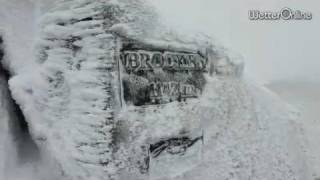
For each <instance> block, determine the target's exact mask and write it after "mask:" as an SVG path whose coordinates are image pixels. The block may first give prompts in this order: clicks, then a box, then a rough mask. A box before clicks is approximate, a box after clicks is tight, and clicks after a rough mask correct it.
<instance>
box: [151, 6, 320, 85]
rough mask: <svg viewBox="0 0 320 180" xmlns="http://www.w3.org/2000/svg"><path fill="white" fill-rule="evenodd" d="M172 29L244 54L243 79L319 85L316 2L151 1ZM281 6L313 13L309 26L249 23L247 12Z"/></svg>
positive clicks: (318, 13) (319, 29)
mask: <svg viewBox="0 0 320 180" xmlns="http://www.w3.org/2000/svg"><path fill="white" fill-rule="evenodd" d="M150 1H152V2H153V3H154V4H155V5H157V7H158V8H159V11H160V12H161V14H162V18H163V19H164V20H165V21H166V22H167V23H168V24H169V25H171V26H174V27H176V28H177V29H179V30H183V31H199V32H201V31H202V32H205V33H207V34H209V35H212V36H213V37H214V38H215V39H216V40H218V41H219V42H220V43H221V44H222V45H224V46H226V47H227V48H230V49H232V50H234V51H236V52H238V53H240V54H242V55H243V57H244V58H245V62H246V72H247V73H246V74H247V75H249V76H250V78H252V79H255V80H257V81H259V82H260V83H263V84H266V83H270V82H274V81H310V82H320V35H319V33H320V19H319V17H320V1H319V0H268V1H262V0H236V1H235V0H223V1H222V0H150ZM284 7H289V8H291V9H296V10H304V11H310V12H312V13H313V19H312V20H311V21H250V20H249V19H248V11H249V10H251V9H258V10H262V11H268V10H269V11H280V10H281V9H282V8H284Z"/></svg>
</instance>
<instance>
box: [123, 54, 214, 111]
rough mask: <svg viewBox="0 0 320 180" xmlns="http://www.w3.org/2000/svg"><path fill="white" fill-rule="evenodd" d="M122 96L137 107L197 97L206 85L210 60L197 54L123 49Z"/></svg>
mask: <svg viewBox="0 0 320 180" xmlns="http://www.w3.org/2000/svg"><path fill="white" fill-rule="evenodd" d="M120 61H121V62H120V63H119V64H120V66H121V67H122V68H121V70H122V71H121V73H122V75H121V76H122V80H123V83H122V84H123V90H122V91H123V98H124V101H125V102H126V103H127V104H133V105H135V106H143V105H155V104H165V103H170V102H173V101H186V100H187V99H188V98H197V97H199V96H200V95H201V92H202V90H203V88H204V85H205V78H204V73H206V72H207V64H208V60H207V58H206V57H204V56H202V55H201V54H198V53H192V52H174V51H159V50H140V49H139V50H123V51H122V52H121V56H120Z"/></svg>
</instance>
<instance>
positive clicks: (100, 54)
mask: <svg viewBox="0 0 320 180" xmlns="http://www.w3.org/2000/svg"><path fill="white" fill-rule="evenodd" d="M38 31H39V35H37V36H36V38H37V41H36V45H35V47H34V51H35V53H36V55H35V56H32V57H34V59H32V66H30V67H29V68H26V69H27V70H24V71H17V72H15V71H14V70H15V69H16V68H15V66H14V65H11V63H12V62H11V61H15V60H14V58H12V59H13V60H10V56H8V57H7V58H6V59H5V60H4V64H6V65H7V66H6V67H7V69H9V70H11V69H12V70H11V71H10V72H15V73H12V75H14V74H15V76H13V77H12V78H11V80H10V90H11V94H12V96H13V98H14V99H15V101H16V102H17V103H18V104H19V105H20V108H21V110H22V112H23V115H24V117H25V119H26V121H27V122H28V124H29V130H30V134H31V136H32V138H33V140H34V141H35V142H36V144H37V146H38V147H39V150H40V151H41V154H42V156H46V157H50V158H49V159H50V163H52V164H53V166H54V167H55V169H57V171H58V172H59V173H60V174H59V179H70V180H88V179H90V180H91V179H92V180H118V179H120V180H127V179H130V180H135V179H137V180H141V179H163V180H165V179H173V178H174V179H184V180H189V179H190V180H194V179H202V180H206V179H208V180H209V179H210V180H211V179H218V180H219V179H257V180H262V179H266V180H269V179H288V180H289V179H292V180H293V179H308V176H307V175H306V174H305V173H304V171H303V169H302V167H303V165H301V159H299V158H298V156H297V154H300V150H299V145H300V144H299V143H300V142H299V137H298V136H297V137H296V138H294V137H293V135H292V134H295V133H296V132H295V129H294V128H293V127H294V123H293V121H291V119H292V117H291V116H290V115H291V112H290V111H289V110H288V108H287V107H286V106H283V104H282V103H281V102H280V101H279V100H278V99H277V98H276V97H274V96H273V95H270V93H269V92H267V91H266V90H264V89H263V88H260V87H258V86H257V85H255V84H252V83H249V82H246V81H245V80H244V79H242V73H243V68H244V64H243V62H242V59H241V57H239V56H236V55H233V54H232V53H231V52H229V51H227V50H226V49H224V48H223V47H221V46H218V45H215V44H213V41H212V40H211V39H210V38H208V37H204V36H194V37H188V36H182V35H177V34H175V33H173V32H171V31H169V30H167V29H166V27H164V26H163V25H162V24H161V22H160V21H159V19H158V17H157V15H156V13H155V10H154V9H153V7H152V6H149V5H148V3H146V2H145V1H142V0H96V1H92V0H61V1H57V2H56V3H55V5H54V7H53V8H52V9H51V10H50V11H49V12H47V13H45V15H43V16H41V21H40V27H39V30H38ZM6 36H8V35H6V33H4V37H5V38H4V40H6ZM7 39H9V38H7ZM4 51H5V52H6V51H7V52H8V53H9V52H11V53H12V51H13V50H12V49H10V42H7V47H5V48H4ZM9 54H10V53H9ZM291 138H294V139H296V141H292V140H291ZM290 149H296V150H295V151H291V150H290ZM300 165H301V166H300Z"/></svg>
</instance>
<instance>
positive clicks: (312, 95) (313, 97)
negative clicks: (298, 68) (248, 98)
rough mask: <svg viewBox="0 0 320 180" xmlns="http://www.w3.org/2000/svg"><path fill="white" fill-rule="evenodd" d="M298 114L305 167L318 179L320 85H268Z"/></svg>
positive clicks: (288, 82) (291, 82) (319, 158)
mask: <svg viewBox="0 0 320 180" xmlns="http://www.w3.org/2000/svg"><path fill="white" fill-rule="evenodd" d="M268 87H269V88H270V89H272V90H273V91H274V92H276V93H277V94H278V95H279V96H280V97H281V98H282V99H283V100H285V101H287V102H288V103H290V104H291V105H293V106H295V107H296V108H297V109H298V110H299V112H300V118H298V122H297V123H299V125H300V129H301V132H302V135H303V138H304V141H305V145H304V147H303V148H304V151H305V153H306V155H307V165H308V167H309V168H310V171H311V173H312V176H313V178H319V177H320V140H319V137H320V83H314V82H301V81H300V82H296V81H287V82H286V81H280V82H274V83H271V84H269V85H268Z"/></svg>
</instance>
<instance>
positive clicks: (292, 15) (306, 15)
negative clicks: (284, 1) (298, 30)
mask: <svg viewBox="0 0 320 180" xmlns="http://www.w3.org/2000/svg"><path fill="white" fill-rule="evenodd" d="M249 19H250V20H252V21H254V20H311V19H312V13H311V12H307V11H301V10H293V9H290V8H287V7H286V8H283V9H281V10H280V11H274V12H272V11H260V10H249Z"/></svg>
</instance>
